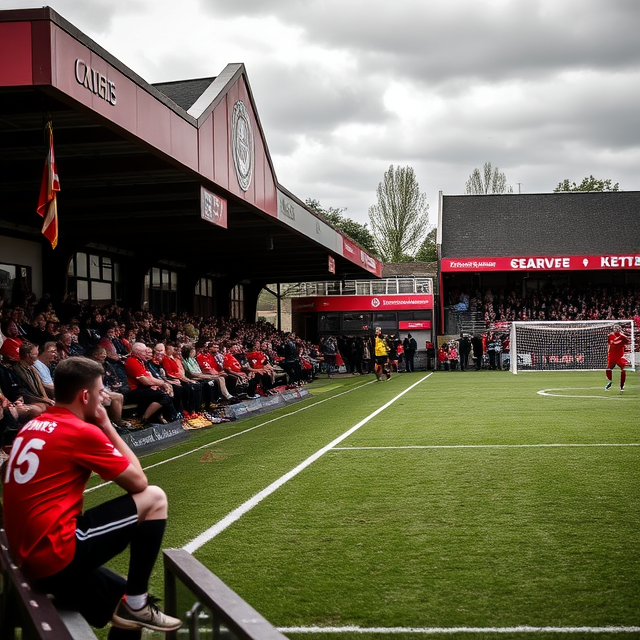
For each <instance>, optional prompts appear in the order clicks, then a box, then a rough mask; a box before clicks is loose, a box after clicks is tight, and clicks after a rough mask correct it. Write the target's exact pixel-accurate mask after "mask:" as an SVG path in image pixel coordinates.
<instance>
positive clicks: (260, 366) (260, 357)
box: [246, 340, 276, 389]
mask: <svg viewBox="0 0 640 640" xmlns="http://www.w3.org/2000/svg"><path fill="white" fill-rule="evenodd" d="M246 356H247V359H248V360H249V364H250V365H251V367H252V369H254V370H257V371H261V372H263V373H266V374H268V376H269V389H270V388H271V387H273V385H274V384H275V383H276V370H275V368H274V366H273V364H271V362H270V361H269V358H268V356H267V354H266V353H264V352H263V351H262V350H261V346H260V341H259V340H256V341H255V342H254V343H253V350H252V351H249V352H248V353H247V354H246Z"/></svg>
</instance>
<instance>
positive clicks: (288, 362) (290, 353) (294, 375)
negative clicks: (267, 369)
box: [225, 333, 302, 386]
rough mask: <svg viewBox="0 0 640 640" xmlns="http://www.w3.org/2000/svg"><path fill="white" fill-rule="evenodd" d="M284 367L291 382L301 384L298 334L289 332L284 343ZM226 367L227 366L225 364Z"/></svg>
mask: <svg viewBox="0 0 640 640" xmlns="http://www.w3.org/2000/svg"><path fill="white" fill-rule="evenodd" d="M283 356H284V360H283V361H282V368H283V369H284V370H285V372H286V374H287V377H288V379H289V384H294V385H296V386H297V385H299V384H300V380H301V378H302V375H301V368H300V358H299V357H298V347H297V346H296V334H295V333H288V334H287V335H286V337H285V341H284V344H283ZM225 369H226V366H225Z"/></svg>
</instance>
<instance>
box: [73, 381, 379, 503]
mask: <svg viewBox="0 0 640 640" xmlns="http://www.w3.org/2000/svg"><path fill="white" fill-rule="evenodd" d="M374 382H375V380H371V381H369V382H365V383H364V384H361V385H358V386H357V387H353V388H351V389H347V390H346V391H341V392H340V393H336V395H334V396H331V397H329V398H324V399H322V400H318V402H314V403H313V404H308V405H306V406H304V407H300V409H296V410H295V411H290V412H289V413H284V414H282V415H281V416H277V417H276V418H271V420H267V421H266V422H261V423H260V424H257V425H255V426H253V427H249V428H248V429H244V430H243V431H238V433H232V434H231V435H229V436H226V437H224V438H220V439H219V440H213V441H211V442H208V443H207V444H203V445H202V446H201V447H196V448H195V449H189V451H185V452H184V453H180V454H178V455H177V456H173V457H171V458H167V459H166V460H161V461H160V462H156V463H155V464H150V465H149V466H148V467H144V468H143V471H148V470H149V469H153V468H154V467H159V466H161V465H163V464H167V463H168V462H174V461H175V460H179V459H180V458H184V457H185V456H190V455H191V454H192V453H196V452H198V451H201V450H202V449H206V448H207V447H212V446H213V445H214V444H220V443H221V442H224V441H225V440H231V438H237V437H238V436H241V435H244V434H245V433H249V431H253V430H254V429H259V428H260V427H265V426H266V425H268V424H271V423H272V422H277V421H278V420H282V419H284V418H288V417H290V416H294V415H296V413H300V412H301V411H306V410H307V409H312V408H313V407H316V406H317V405H319V404H322V403H323V402H329V401H330V400H334V399H335V398H339V397H340V396H344V395H346V394H347V393H351V392H352V391H357V390H358V389H362V387H366V386H367V385H369V384H373V383H374ZM112 482H113V481H112V480H109V481H108V482H102V483H101V484H97V485H96V486H95V487H91V488H90V489H85V491H84V493H91V492H92V491H95V490H96V489H101V488H102V487H106V486H108V485H110V484H111V483H112Z"/></svg>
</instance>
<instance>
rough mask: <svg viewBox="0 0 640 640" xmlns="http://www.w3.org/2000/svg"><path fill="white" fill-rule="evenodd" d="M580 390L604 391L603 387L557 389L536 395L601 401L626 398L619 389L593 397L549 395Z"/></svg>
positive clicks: (545, 390)
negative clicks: (599, 399)
mask: <svg viewBox="0 0 640 640" xmlns="http://www.w3.org/2000/svg"><path fill="white" fill-rule="evenodd" d="M581 389H584V390H585V391H589V390H591V389H602V390H603V391H604V388H603V387H559V388H557V389H540V391H538V395H539V396H549V397H551V398H601V399H603V400H623V399H624V398H625V397H628V396H625V395H624V394H623V393H622V394H621V393H620V390H619V389H616V390H615V391H614V390H613V389H612V390H611V394H607V395H604V394H602V393H601V394H598V395H595V396H587V395H569V394H566V393H551V392H552V391H580V390H581Z"/></svg>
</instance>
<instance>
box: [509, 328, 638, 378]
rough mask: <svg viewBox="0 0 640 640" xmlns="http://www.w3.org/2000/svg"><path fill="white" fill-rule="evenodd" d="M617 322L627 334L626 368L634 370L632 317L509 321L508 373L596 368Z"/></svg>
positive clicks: (604, 358) (602, 363) (603, 366)
mask: <svg viewBox="0 0 640 640" xmlns="http://www.w3.org/2000/svg"><path fill="white" fill-rule="evenodd" d="M616 325H619V326H620V328H621V330H622V332H623V333H624V334H625V335H626V336H627V337H628V338H629V344H628V345H627V346H626V347H625V357H626V359H627V363H628V369H629V370H631V371H635V336H634V326H633V320H589V321H566V322H564V321H556V322H534V321H532V322H513V323H512V324H511V337H510V341H509V351H510V354H509V355H510V369H511V373H519V372H520V371H596V370H603V369H606V367H607V352H608V347H609V342H608V338H609V334H610V333H612V332H613V331H614V327H615V326H616Z"/></svg>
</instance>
